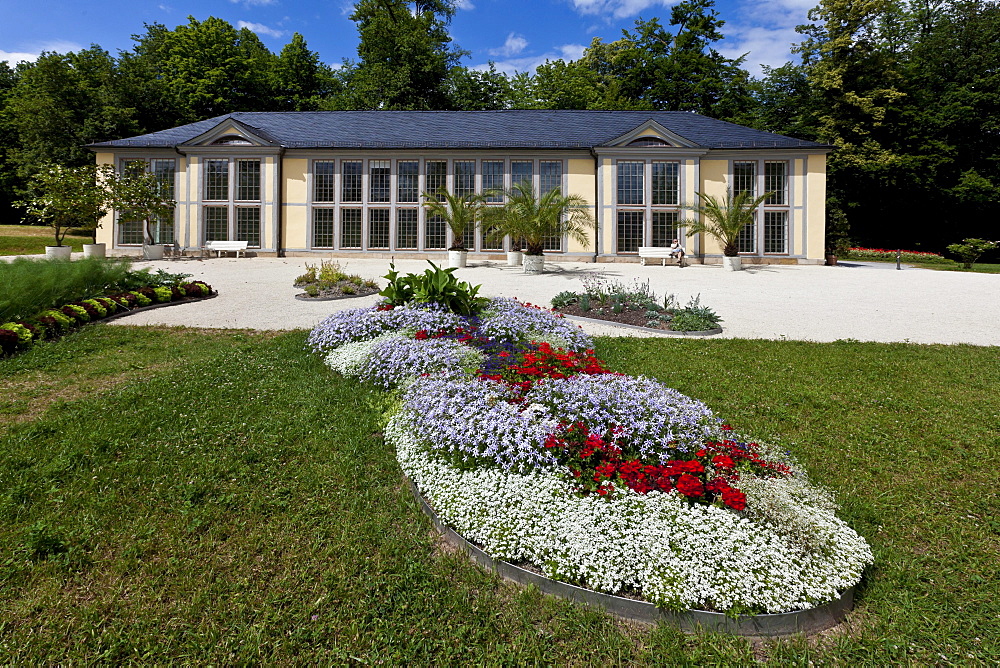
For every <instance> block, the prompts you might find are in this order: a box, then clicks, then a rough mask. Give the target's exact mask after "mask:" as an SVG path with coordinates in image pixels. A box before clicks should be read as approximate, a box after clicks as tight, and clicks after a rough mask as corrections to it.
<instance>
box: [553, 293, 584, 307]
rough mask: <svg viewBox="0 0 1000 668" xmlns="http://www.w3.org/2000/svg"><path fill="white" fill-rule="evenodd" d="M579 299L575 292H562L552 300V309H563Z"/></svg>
mask: <svg viewBox="0 0 1000 668" xmlns="http://www.w3.org/2000/svg"><path fill="white" fill-rule="evenodd" d="M579 299H580V296H579V295H578V294H576V293H575V292H571V291H570V290H563V291H562V292H560V293H559V294H557V295H556V296H555V297H553V298H552V308H565V307H566V306H570V305H571V304H575V303H577V301H579Z"/></svg>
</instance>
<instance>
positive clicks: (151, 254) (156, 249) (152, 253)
mask: <svg viewBox="0 0 1000 668" xmlns="http://www.w3.org/2000/svg"><path fill="white" fill-rule="evenodd" d="M142 257H143V258H145V259H147V260H162V259H163V244H143V246H142Z"/></svg>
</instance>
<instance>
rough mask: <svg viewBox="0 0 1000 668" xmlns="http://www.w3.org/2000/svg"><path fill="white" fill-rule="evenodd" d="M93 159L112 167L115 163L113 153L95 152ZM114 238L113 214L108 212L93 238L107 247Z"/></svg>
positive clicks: (99, 163) (99, 164) (98, 163)
mask: <svg viewBox="0 0 1000 668" xmlns="http://www.w3.org/2000/svg"><path fill="white" fill-rule="evenodd" d="M95 161H96V163H97V165H98V166H101V165H111V166H112V167H114V164H115V154H114V153H97V154H96V155H95ZM114 238H115V214H114V212H110V213H108V214H107V215H105V216H104V218H101V221H100V227H98V228H97V236H96V237H95V239H96V240H97V243H99V244H107V246H108V248H111V246H112V242H113V241H114Z"/></svg>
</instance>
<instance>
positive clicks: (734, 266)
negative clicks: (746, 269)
mask: <svg viewBox="0 0 1000 668" xmlns="http://www.w3.org/2000/svg"><path fill="white" fill-rule="evenodd" d="M722 266H723V267H724V268H725V269H726V271H739V270H741V269H742V268H743V258H740V257H729V256H728V255H723V256H722Z"/></svg>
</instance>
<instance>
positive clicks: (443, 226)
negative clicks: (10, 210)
mask: <svg viewBox="0 0 1000 668" xmlns="http://www.w3.org/2000/svg"><path fill="white" fill-rule="evenodd" d="M447 187H448V161H447V160H427V161H425V162H424V190H426V191H427V192H428V193H432V194H433V193H436V192H438V191H439V190H441V189H442V188H447ZM447 247H448V223H446V222H445V220H444V219H443V218H441V217H440V216H430V215H428V216H427V220H426V221H424V248H425V249H427V250H444V249H445V248H447Z"/></svg>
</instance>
